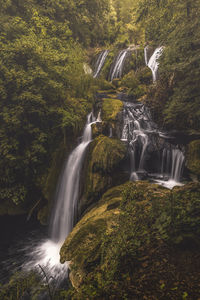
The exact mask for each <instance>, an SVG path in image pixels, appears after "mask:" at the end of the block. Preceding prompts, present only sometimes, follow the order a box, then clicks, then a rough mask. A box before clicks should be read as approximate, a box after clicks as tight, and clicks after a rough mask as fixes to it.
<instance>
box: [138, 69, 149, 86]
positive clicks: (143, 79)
mask: <svg viewBox="0 0 200 300" xmlns="http://www.w3.org/2000/svg"><path fill="white" fill-rule="evenodd" d="M136 76H137V78H138V80H139V81H140V83H141V84H152V72H151V70H150V69H149V68H148V67H144V68H142V69H140V70H138V71H137V73H136Z"/></svg>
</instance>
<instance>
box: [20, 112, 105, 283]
mask: <svg viewBox="0 0 200 300" xmlns="http://www.w3.org/2000/svg"><path fill="white" fill-rule="evenodd" d="M96 122H100V116H98V118H97V120H96V119H95V118H94V116H93V114H92V113H90V114H89V115H88V117H87V123H86V126H85V128H84V132H83V136H82V140H81V143H80V144H79V145H78V146H77V147H76V148H75V149H74V150H73V151H72V153H71V154H70V156H69V158H68V160H67V162H66V165H65V167H64V171H63V174H62V176H61V179H60V182H59V184H58V188H57V195H56V203H55V204H56V205H55V208H54V210H53V211H52V217H51V222H50V238H49V239H46V240H43V241H42V242H40V243H39V244H38V245H36V247H34V249H33V250H31V251H30V249H27V251H29V254H28V256H29V257H28V259H27V262H26V263H25V264H24V266H23V267H24V269H25V270H27V271H31V270H33V269H34V268H37V269H38V266H41V267H42V268H43V269H44V270H45V273H46V274H47V275H48V276H49V278H50V277H51V278H53V279H55V280H56V281H58V282H59V281H62V280H63V278H64V277H66V276H67V270H68V264H67V263H65V264H61V263H60V255H59V251H60V248H61V246H62V244H63V242H64V240H65V239H66V237H67V236H68V235H69V233H70V232H71V231H72V229H73V227H74V225H75V223H76V221H77V217H78V216H77V208H78V200H79V184H80V174H81V168H82V165H83V161H84V157H85V153H86V149H87V146H88V145H89V143H90V142H91V140H92V128H91V125H92V124H94V123H96ZM39 271H40V270H39Z"/></svg>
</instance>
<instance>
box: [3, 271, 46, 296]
mask: <svg viewBox="0 0 200 300" xmlns="http://www.w3.org/2000/svg"><path fill="white" fill-rule="evenodd" d="M45 292H46V293H47V289H46V287H45V285H42V284H41V283H40V278H39V276H38V275H36V274H35V273H20V272H19V273H15V274H14V275H13V276H12V277H11V278H10V281H9V283H7V284H5V285H3V286H1V287H0V299H4V300H16V299H22V298H24V297H26V298H27V297H28V298H29V299H32V300H34V299H35V300H36V299H38V297H39V296H40V295H41V294H42V293H43V294H44V293H45Z"/></svg>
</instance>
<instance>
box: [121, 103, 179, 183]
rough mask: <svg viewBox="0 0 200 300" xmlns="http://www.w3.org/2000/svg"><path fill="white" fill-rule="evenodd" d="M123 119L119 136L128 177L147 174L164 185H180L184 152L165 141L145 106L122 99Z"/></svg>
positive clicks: (139, 177) (133, 177)
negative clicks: (126, 155) (127, 157)
mask: <svg viewBox="0 0 200 300" xmlns="http://www.w3.org/2000/svg"><path fill="white" fill-rule="evenodd" d="M123 122H124V124H123V130H122V136H121V140H122V141H126V142H127V143H128V150H129V155H130V180H132V181H136V180H139V179H147V178H149V179H150V180H153V181H155V182H157V183H159V184H161V185H164V186H166V187H168V188H172V187H174V186H175V185H181V183H180V181H181V175H182V171H183V166H184V155H183V153H182V151H181V150H179V149H177V148H176V147H175V146H174V145H172V144H169V143H168V142H167V141H166V139H167V136H166V134H164V133H163V132H160V131H159V130H158V128H157V126H156V124H155V123H154V122H152V120H151V115H150V113H149V111H148V109H147V108H146V107H145V106H144V105H143V104H141V103H129V102H125V103H124V111H123ZM160 157H161V158H160Z"/></svg>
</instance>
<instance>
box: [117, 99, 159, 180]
mask: <svg viewBox="0 0 200 300" xmlns="http://www.w3.org/2000/svg"><path fill="white" fill-rule="evenodd" d="M144 110H145V107H144V106H143V105H142V104H139V103H138V104H132V103H126V104H125V106H124V112H123V114H124V126H123V130H122V138H121V140H122V141H128V143H129V153H130V162H131V175H130V180H138V175H137V172H138V171H144V169H145V152H146V148H147V146H148V143H149V137H148V130H149V129H148V128H149V127H150V130H151V131H153V130H155V128H154V124H153V123H152V122H151V121H150V119H149V114H148V112H147V111H146V112H144Z"/></svg>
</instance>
